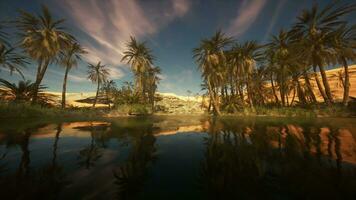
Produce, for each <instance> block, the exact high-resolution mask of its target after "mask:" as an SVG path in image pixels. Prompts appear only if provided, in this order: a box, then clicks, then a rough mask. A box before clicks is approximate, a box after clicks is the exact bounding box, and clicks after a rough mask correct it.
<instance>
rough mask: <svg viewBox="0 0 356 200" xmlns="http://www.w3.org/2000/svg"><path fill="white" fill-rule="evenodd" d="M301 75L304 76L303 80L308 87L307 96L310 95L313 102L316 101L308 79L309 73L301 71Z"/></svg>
mask: <svg viewBox="0 0 356 200" xmlns="http://www.w3.org/2000/svg"><path fill="white" fill-rule="evenodd" d="M303 76H304V80H305V84H306V85H307V88H308V91H309V92H308V93H309V96H310V97H311V99H312V101H313V103H316V102H317V100H316V97H315V94H314V90H313V87H312V86H311V84H310V80H309V75H308V73H307V72H306V71H304V72H303Z"/></svg>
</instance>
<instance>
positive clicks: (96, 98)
mask: <svg viewBox="0 0 356 200" xmlns="http://www.w3.org/2000/svg"><path fill="white" fill-rule="evenodd" d="M99 89H100V81H99V80H98V87H97V88H96V95H95V99H94V103H93V108H95V104H96V101H97V100H98V96H99Z"/></svg>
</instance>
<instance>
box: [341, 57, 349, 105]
mask: <svg viewBox="0 0 356 200" xmlns="http://www.w3.org/2000/svg"><path fill="white" fill-rule="evenodd" d="M342 62H343V65H344V71H345V72H344V73H345V81H344V97H343V99H342V104H343V105H344V106H347V105H348V103H349V92H350V75H349V66H348V65H347V61H346V59H345V58H344V57H343V58H342Z"/></svg>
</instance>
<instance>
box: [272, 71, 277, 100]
mask: <svg viewBox="0 0 356 200" xmlns="http://www.w3.org/2000/svg"><path fill="white" fill-rule="evenodd" d="M273 82H274V81H273V76H272V74H271V87H272V92H273V96H274V98H275V100H276V104H279V99H278V96H277V94H276V88H275V86H274V83H273Z"/></svg>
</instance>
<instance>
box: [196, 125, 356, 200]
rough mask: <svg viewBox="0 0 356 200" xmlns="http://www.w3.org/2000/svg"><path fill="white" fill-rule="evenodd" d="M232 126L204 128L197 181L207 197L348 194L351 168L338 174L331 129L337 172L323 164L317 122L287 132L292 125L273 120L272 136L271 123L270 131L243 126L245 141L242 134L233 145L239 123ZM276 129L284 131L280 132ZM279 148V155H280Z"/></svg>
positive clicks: (338, 157) (337, 149)
mask: <svg viewBox="0 0 356 200" xmlns="http://www.w3.org/2000/svg"><path fill="white" fill-rule="evenodd" d="M214 125H215V124H214ZM217 126H218V125H216V127H217ZM234 126H235V128H233V127H234ZM234 126H231V127H229V126H227V125H226V124H225V125H224V126H220V129H221V130H219V129H217V128H216V127H215V128H214V127H210V128H209V130H214V131H215V132H208V133H209V136H208V137H207V138H206V143H205V144H206V152H205V158H204V160H203V162H202V164H201V170H200V176H199V179H198V180H199V182H198V183H199V186H200V189H201V190H203V191H204V192H206V194H207V197H209V198H213V199H225V198H229V197H230V198H231V197H232V198H242V199H244V198H250V199H254V198H262V196H259V195H262V194H263V195H264V196H263V197H264V198H269V197H271V198H272V199H274V198H283V194H286V195H287V194H288V195H291V196H289V197H292V198H299V199H308V198H309V199H310V198H311V199H313V198H317V199H319V198H322V197H329V198H334V199H335V198H339V199H342V198H346V199H347V198H349V197H351V196H352V195H354V193H353V192H352V191H354V189H352V188H355V186H356V185H355V183H354V182H352V181H351V180H352V179H353V180H354V178H355V171H354V170H351V171H350V172H347V171H344V172H343V173H347V176H346V175H345V176H342V177H341V176H339V172H340V171H341V159H342V157H341V154H340V148H341V144H340V139H339V137H338V136H337V135H338V131H337V130H332V131H331V132H334V133H332V136H331V137H332V140H335V142H334V143H332V145H333V146H335V154H336V162H337V165H338V166H337V168H338V171H339V172H336V171H335V170H331V168H329V167H328V166H325V165H323V162H322V161H323V160H322V159H321V154H322V153H323V152H322V150H323V148H322V144H323V141H322V139H323V136H322V135H321V132H320V130H321V129H320V128H319V127H320V126H314V125H313V126H312V125H311V124H309V125H303V126H302V127H303V135H298V134H299V132H298V129H295V131H294V130H292V129H293V128H292V127H293V126H295V125H280V124H279V125H278V127H277V130H279V131H278V134H275V133H274V132H273V133H272V131H270V132H267V130H276V129H271V128H272V127H275V126H274V125H273V126H272V127H271V128H270V129H266V125H261V124H256V125H254V126H251V125H247V127H249V129H250V130H252V133H250V134H249V137H250V138H251V143H249V142H247V141H246V138H247V137H245V138H244V137H240V138H238V140H237V141H239V142H238V143H236V142H232V140H235V141H236V138H235V137H236V136H237V135H239V133H238V132H237V133H236V131H237V130H238V129H236V127H237V126H241V125H237V124H235V125H234ZM242 126H245V125H242ZM296 126H298V125H296ZM298 127H300V126H298ZM291 128H292V129H291ZM281 131H283V132H284V133H283V134H282V133H280V132H281ZM228 132H232V133H233V134H230V135H232V136H233V137H230V136H229V137H226V136H224V135H225V134H226V133H228ZM273 134H274V136H273ZM282 135H284V136H285V141H284V142H283V141H282V142H281V138H280V137H281V136H282ZM300 136H302V137H300ZM303 136H304V138H303ZM228 140H230V141H228ZM273 140H275V141H276V142H277V143H274V141H273ZM282 143H283V144H282ZM272 144H275V145H272ZM281 147H282V149H283V151H284V152H285V153H280V152H281ZM277 149H279V151H277ZM329 149H330V147H329ZM314 150H315V153H314V154H313V153H312V152H313V151H314ZM256 191H264V192H261V193H258V192H257V193H256ZM276 194H279V195H282V196H278V195H277V196H276ZM288 195H287V196H285V197H288Z"/></svg>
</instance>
